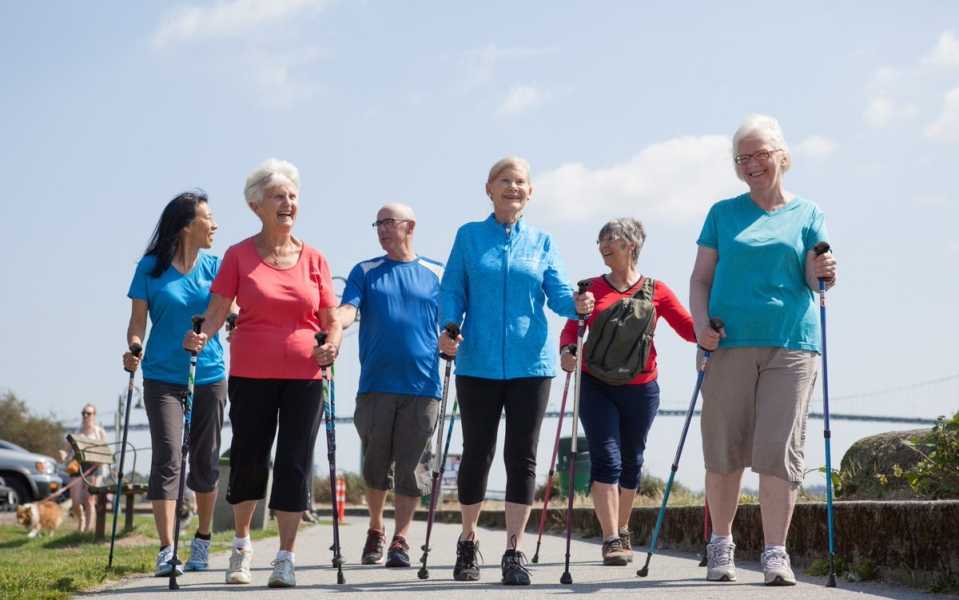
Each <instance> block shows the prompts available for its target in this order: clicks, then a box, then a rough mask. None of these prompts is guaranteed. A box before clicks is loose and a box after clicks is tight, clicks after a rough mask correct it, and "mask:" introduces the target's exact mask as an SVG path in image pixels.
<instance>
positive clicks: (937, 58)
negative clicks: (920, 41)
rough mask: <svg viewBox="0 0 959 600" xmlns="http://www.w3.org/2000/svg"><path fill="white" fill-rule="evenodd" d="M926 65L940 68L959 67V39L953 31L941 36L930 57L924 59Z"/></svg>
mask: <svg viewBox="0 0 959 600" xmlns="http://www.w3.org/2000/svg"><path fill="white" fill-rule="evenodd" d="M922 63H923V64H926V65H935V66H938V67H959V39H956V36H955V35H953V33H952V32H951V31H946V32H944V33H943V34H942V35H940V36H939V42H938V43H937V44H936V47H935V48H933V49H932V52H930V53H929V54H928V55H926V56H925V57H924V58H923V59H922Z"/></svg>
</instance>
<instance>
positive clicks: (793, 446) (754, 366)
mask: <svg viewBox="0 0 959 600" xmlns="http://www.w3.org/2000/svg"><path fill="white" fill-rule="evenodd" d="M818 366H819V360H818V355H817V354H816V353H814V352H807V351H802V350H787V349H785V348H752V347H750V348H723V349H719V350H717V351H715V352H713V354H712V357H711V358H710V359H709V365H708V366H707V368H706V375H705V378H704V380H703V412H702V419H701V420H700V425H701V427H702V433H703V458H704V459H705V462H706V470H707V471H709V472H711V473H731V472H735V471H738V470H741V469H744V468H745V467H749V466H751V467H752V470H753V471H754V472H756V473H759V474H762V475H773V476H774V477H778V478H780V479H785V480H786V481H789V482H792V483H794V484H798V483H800V482H802V480H803V474H804V470H805V443H806V415H807V413H808V411H809V400H810V398H811V397H812V394H813V390H814V388H815V386H816V375H817V368H818Z"/></svg>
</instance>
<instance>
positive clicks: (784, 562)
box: [761, 550, 796, 585]
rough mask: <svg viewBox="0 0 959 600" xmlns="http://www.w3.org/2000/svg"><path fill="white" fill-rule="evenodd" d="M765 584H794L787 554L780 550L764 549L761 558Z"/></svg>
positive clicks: (794, 578) (794, 577)
mask: <svg viewBox="0 0 959 600" xmlns="http://www.w3.org/2000/svg"><path fill="white" fill-rule="evenodd" d="M761 562H762V565H763V577H764V578H765V580H766V585H796V576H795V575H794V574H793V570H792V568H791V567H790V565H789V555H788V554H786V553H785V552H783V551H782V550H766V551H765V552H763V556H762V559H761Z"/></svg>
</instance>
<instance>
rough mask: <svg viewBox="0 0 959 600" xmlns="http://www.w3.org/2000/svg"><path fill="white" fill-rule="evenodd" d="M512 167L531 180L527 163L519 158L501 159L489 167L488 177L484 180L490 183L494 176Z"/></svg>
mask: <svg viewBox="0 0 959 600" xmlns="http://www.w3.org/2000/svg"><path fill="white" fill-rule="evenodd" d="M510 167H513V168H514V169H519V170H521V171H525V172H526V178H527V179H532V175H531V174H530V168H529V161H527V160H526V159H525V158H520V157H519V156H507V157H506V158H501V159H499V160H498V161H496V163H495V164H493V166H492V167H490V170H489V177H488V178H487V179H486V183H491V182H492V181H493V180H494V179H496V176H497V175H499V174H500V172H502V171H503V170H505V169H508V168H510Z"/></svg>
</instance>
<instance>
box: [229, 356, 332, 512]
mask: <svg viewBox="0 0 959 600" xmlns="http://www.w3.org/2000/svg"><path fill="white" fill-rule="evenodd" d="M229 389H230V422H231V423H232V424H233V442H232V443H231V444H230V486H229V487H228V488H227V492H226V499H227V502H229V503H230V504H238V503H240V502H245V501H247V500H262V499H263V497H264V496H266V484H267V481H268V479H269V476H270V449H271V448H272V447H273V438H274V436H276V457H275V459H274V461H273V486H272V489H271V492H270V508H272V509H273V510H281V511H286V512H298V511H301V510H306V509H307V508H308V504H307V499H308V498H309V491H308V489H307V488H308V486H309V485H310V473H311V472H312V470H313V447H314V446H315V445H316V434H317V430H318V429H319V427H320V420H321V419H322V415H323V382H322V381H321V380H318V379H315V380H309V379H303V380H300V379H251V378H248V377H235V376H232V375H231V376H230V382H229Z"/></svg>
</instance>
